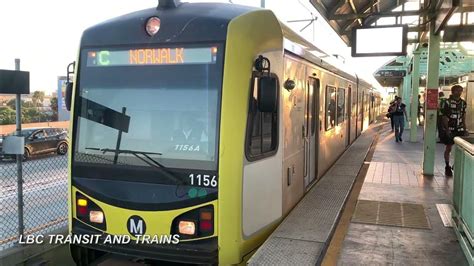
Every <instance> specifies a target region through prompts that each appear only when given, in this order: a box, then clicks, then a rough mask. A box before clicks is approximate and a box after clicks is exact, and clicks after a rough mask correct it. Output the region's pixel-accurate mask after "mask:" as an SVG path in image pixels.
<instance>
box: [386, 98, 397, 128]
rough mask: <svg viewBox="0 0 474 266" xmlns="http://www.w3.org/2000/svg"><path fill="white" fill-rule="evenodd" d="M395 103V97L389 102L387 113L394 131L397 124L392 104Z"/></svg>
mask: <svg viewBox="0 0 474 266" xmlns="http://www.w3.org/2000/svg"><path fill="white" fill-rule="evenodd" d="M395 98H396V97H395ZM394 103H395V99H394V100H393V101H391V102H390V103H389V104H388V110H387V115H386V116H387V118H390V126H392V132H393V131H394V129H395V125H394V123H393V115H392V113H393V111H392V106H393V104H394Z"/></svg>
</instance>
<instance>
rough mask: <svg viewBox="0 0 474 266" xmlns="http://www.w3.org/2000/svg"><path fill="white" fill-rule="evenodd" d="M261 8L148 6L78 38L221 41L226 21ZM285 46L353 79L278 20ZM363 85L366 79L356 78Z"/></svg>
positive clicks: (84, 42) (96, 42) (101, 42)
mask: <svg viewBox="0 0 474 266" xmlns="http://www.w3.org/2000/svg"><path fill="white" fill-rule="evenodd" d="M256 10H261V9H260V8H256V7H249V6H242V5H236V4H227V3H181V4H179V6H178V7H176V8H157V7H154V8H149V9H145V10H141V11H136V12H133V13H129V14H126V15H123V16H119V17H116V18H112V19H110V20H107V21H104V22H102V23H99V24H97V25H94V26H92V27H90V28H88V29H86V30H85V31H84V33H83V35H82V38H81V46H82V47H91V46H117V45H124V44H127V45H134V44H136V45H138V44H144V43H146V44H150V43H171V42H173V43H185V42H195V41H196V40H199V41H200V42H223V41H225V40H226V37H227V26H228V24H229V22H230V21H231V20H232V19H234V18H236V17H238V16H240V15H243V14H246V13H249V12H253V11H256ZM152 16H158V17H159V18H160V20H161V27H160V34H157V35H155V36H152V37H150V36H149V35H148V34H147V33H146V32H145V26H144V25H145V23H146V20H147V19H148V18H149V17H152ZM280 26H281V29H282V33H283V36H284V38H285V40H284V48H285V49H286V50H288V51H290V52H291V53H294V54H296V55H298V56H301V57H303V58H304V59H306V60H308V61H311V62H313V63H314V64H316V65H318V66H320V67H322V68H324V69H327V70H328V71H331V72H334V73H335V74H337V75H339V76H342V77H344V78H346V79H349V80H352V81H354V82H355V81H356V80H357V79H358V77H357V75H356V73H355V72H353V71H351V70H349V69H347V67H346V66H344V65H337V66H336V64H337V62H331V63H329V62H328V61H329V60H327V59H326V60H325V59H323V58H321V57H318V56H317V55H315V54H313V53H312V52H317V53H319V54H320V55H323V56H324V57H325V58H329V56H328V55H327V54H326V53H324V52H323V51H322V50H321V49H319V48H318V47H316V46H315V45H314V44H312V43H311V42H308V41H307V40H305V39H304V38H303V37H301V36H300V35H299V34H298V33H296V32H294V31H293V30H291V29H290V28H289V27H288V26H286V25H285V24H284V23H282V22H280ZM359 82H361V83H363V84H364V86H366V87H372V86H371V85H370V84H369V83H368V82H365V81H363V80H362V79H359Z"/></svg>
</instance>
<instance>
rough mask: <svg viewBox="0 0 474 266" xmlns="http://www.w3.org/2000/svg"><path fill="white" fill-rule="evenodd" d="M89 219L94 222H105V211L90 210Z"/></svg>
mask: <svg viewBox="0 0 474 266" xmlns="http://www.w3.org/2000/svg"><path fill="white" fill-rule="evenodd" d="M89 221H91V222H92V223H97V224H101V223H103V222H104V213H103V212H101V211H90V212H89Z"/></svg>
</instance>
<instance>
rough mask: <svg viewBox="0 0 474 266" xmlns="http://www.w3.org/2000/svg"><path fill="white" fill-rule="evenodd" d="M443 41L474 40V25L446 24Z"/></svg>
mask: <svg viewBox="0 0 474 266" xmlns="http://www.w3.org/2000/svg"><path fill="white" fill-rule="evenodd" d="M443 41H445V42H474V25H460V26H446V27H445V28H444V36H443Z"/></svg>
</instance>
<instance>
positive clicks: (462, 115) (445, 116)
mask: <svg viewBox="0 0 474 266" xmlns="http://www.w3.org/2000/svg"><path fill="white" fill-rule="evenodd" d="M462 91H463V87H462V86H461V85H454V86H452V87H451V96H449V98H448V99H446V100H445V101H444V103H443V106H442V108H441V114H442V120H441V127H442V129H443V134H442V139H441V141H442V142H443V143H444V144H445V145H446V149H445V150H444V161H445V163H446V167H445V175H446V176H453V171H452V168H451V166H450V165H449V155H450V153H451V148H452V147H453V144H454V137H459V136H465V135H467V134H469V132H468V131H467V129H466V106H467V105H466V101H464V100H463V99H461V94H462Z"/></svg>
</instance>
